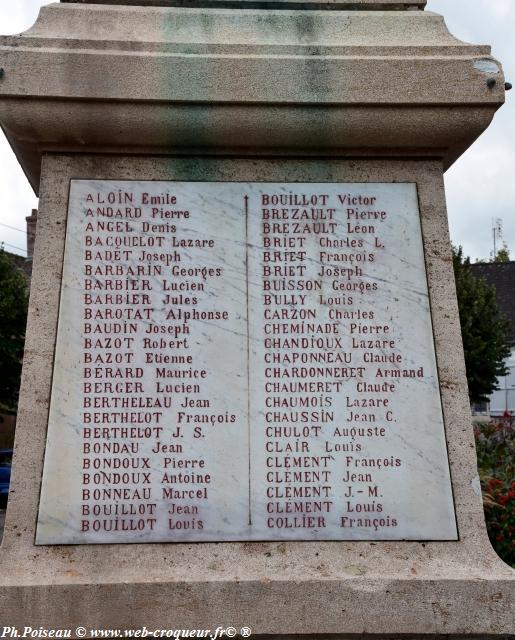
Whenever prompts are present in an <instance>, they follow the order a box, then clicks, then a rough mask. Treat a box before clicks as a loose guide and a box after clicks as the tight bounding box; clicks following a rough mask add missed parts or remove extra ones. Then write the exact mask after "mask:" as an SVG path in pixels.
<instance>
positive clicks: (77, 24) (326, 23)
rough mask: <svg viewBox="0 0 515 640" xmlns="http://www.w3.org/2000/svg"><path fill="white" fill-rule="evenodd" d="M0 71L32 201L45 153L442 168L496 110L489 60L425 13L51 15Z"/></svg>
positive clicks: (2, 54) (7, 50) (4, 110)
mask: <svg viewBox="0 0 515 640" xmlns="http://www.w3.org/2000/svg"><path fill="white" fill-rule="evenodd" d="M0 62H1V64H2V67H3V68H4V69H5V76H4V77H3V78H2V79H1V81H0V91H1V95H2V96H3V100H2V102H1V104H0V119H1V120H2V123H3V127H4V131H5V133H6V135H7V137H8V139H9V140H10V141H11V143H12V144H13V146H14V148H15V151H16V153H17V155H18V157H19V158H20V160H21V161H22V163H23V165H24V166H25V168H26V172H27V174H28V176H29V179H30V181H31V183H32V185H33V186H34V188H35V189H36V190H37V189H38V184H39V167H40V161H41V155H42V153H44V152H45V151H46V150H48V151H52V150H56V149H59V150H61V151H70V152H74V151H76V150H77V149H81V150H82V151H83V152H102V153H104V152H107V153H109V152H111V151H112V150H113V149H116V150H117V151H119V152H123V153H143V154H145V153H150V154H152V153H154V154H160V153H164V154H166V153H170V151H171V150H172V149H173V150H174V152H175V153H181V154H188V153H221V154H231V155H237V154H256V153H257V154H269V155H270V154H272V155H282V154H298V153H303V154H309V155H317V154H329V155H331V156H338V157H342V156H347V157H349V156H350V157H355V156H362V157H363V156H366V155H373V156H380V157H400V156H409V157H413V156H419V157H420V156H425V157H443V158H444V164H445V166H446V167H447V166H449V165H450V164H452V162H454V160H455V159H456V158H457V157H458V156H459V155H460V154H461V153H462V152H463V151H464V150H465V149H466V148H467V147H468V146H469V145H470V144H471V143H472V142H473V141H474V140H475V139H476V138H477V137H478V136H479V135H480V133H481V132H482V131H483V130H484V129H485V127H486V126H487V125H488V124H489V122H490V120H491V118H492V117H493V114H494V113H495V111H496V110H497V109H498V108H499V106H500V105H501V104H502V103H503V101H504V79H503V73H502V70H501V67H500V65H499V63H497V62H496V61H495V60H494V59H493V58H492V57H491V56H490V47H486V46H477V45H470V44H466V43H463V42H460V41H458V40H457V39H456V38H454V37H453V36H451V35H450V34H449V32H448V30H447V28H446V26H445V23H444V21H443V18H442V17H441V16H438V15H436V14H434V13H430V12H423V11H404V12H376V11H368V12H360V13H356V12H354V11H335V12H333V11H331V12H322V11H282V10H249V11H238V10H234V11H229V10H223V11H220V10H215V9H198V8H173V7H137V6H133V7H126V6H115V5H108V6H106V5H82V4H61V5H59V4H51V5H48V6H45V7H43V8H42V10H41V13H40V17H39V19H38V21H37V23H36V24H35V25H34V26H33V27H32V28H31V29H30V30H29V31H27V32H25V33H24V34H22V35H21V36H14V37H5V38H2V39H0ZM492 77H493V78H495V79H496V81H497V82H496V84H495V86H494V87H493V88H490V87H488V85H487V80H488V79H489V78H492ZM42 98H43V99H42Z"/></svg>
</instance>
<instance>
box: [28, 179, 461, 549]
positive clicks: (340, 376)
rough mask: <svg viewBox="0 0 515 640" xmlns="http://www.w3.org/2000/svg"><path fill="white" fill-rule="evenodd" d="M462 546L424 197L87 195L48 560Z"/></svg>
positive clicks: (78, 200) (53, 415)
mask: <svg viewBox="0 0 515 640" xmlns="http://www.w3.org/2000/svg"><path fill="white" fill-rule="evenodd" d="M456 537H457V531H456V524H455V515H454V505H453V498H452V489H451V480H450V475H449V466H448V460H447V450H446V441H445V434H444V425H443V418H442V409H441V403H440V394H439V385H438V378H437V370H436V360H435V353H434V345H433V336H432V327H431V314H430V308H429V298H428V290H427V282H426V273H425V265H424V255H423V248H422V240H421V230H420V220H419V212H418V202H417V192H416V185H414V184H328V183H318V184H317V183H306V184H298V183H259V182H252V183H244V182H232V183H231V182H150V181H149V182H138V181H123V182H122V181H92V180H73V181H72V182H71V190H70V201H69V213H68V225H67V233H66V249H65V258H64V271H63V282H62V292H61V305H60V311H59V326H58V336H57V346H56V358H55V366H54V375H53V387H52V397H51V405H50V414H49V425H48V437H47V445H46V455H45V464H44V473H43V484H42V491H41V502H40V509H39V519H38V527H37V536H36V542H37V543H38V544H63V543H64V544H66V543H70V544H81V543H82V544H90V543H112V542H179V541H224V540H454V539H456Z"/></svg>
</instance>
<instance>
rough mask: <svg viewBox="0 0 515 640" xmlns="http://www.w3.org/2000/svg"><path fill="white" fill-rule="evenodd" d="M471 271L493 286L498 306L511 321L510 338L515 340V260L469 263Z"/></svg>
mask: <svg viewBox="0 0 515 640" xmlns="http://www.w3.org/2000/svg"><path fill="white" fill-rule="evenodd" d="M470 266H471V268H472V273H473V274H474V275H475V276H478V277H481V278H484V279H485V280H486V282H487V283H488V284H489V285H491V286H493V287H495V293H496V298H497V302H498V304H499V307H500V308H501V310H502V311H503V312H504V314H505V315H506V316H507V317H508V319H509V320H510V322H511V327H512V331H511V338H512V340H513V341H514V342H515V262H514V261H511V262H487V263H477V264H471V265H470Z"/></svg>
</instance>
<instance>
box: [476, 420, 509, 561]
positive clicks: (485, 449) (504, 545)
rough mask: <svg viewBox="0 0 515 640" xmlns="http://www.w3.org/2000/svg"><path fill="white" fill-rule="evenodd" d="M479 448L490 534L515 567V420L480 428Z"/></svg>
mask: <svg viewBox="0 0 515 640" xmlns="http://www.w3.org/2000/svg"><path fill="white" fill-rule="evenodd" d="M474 433H475V436H476V448H477V458H478V467H479V476H480V478H481V488H482V490H483V505H484V508H485V517H486V526H487V530H488V535H489V536H490V540H491V542H492V545H493V547H494V549H495V550H496V551H497V553H498V555H499V556H500V557H501V558H502V559H503V560H504V561H505V562H506V563H507V564H509V565H511V566H512V567H515V481H514V478H515V420H514V418H513V416H512V415H510V414H509V413H506V414H505V415H504V416H503V417H502V419H500V420H494V421H492V422H489V423H484V424H479V425H476V428H475V429H474Z"/></svg>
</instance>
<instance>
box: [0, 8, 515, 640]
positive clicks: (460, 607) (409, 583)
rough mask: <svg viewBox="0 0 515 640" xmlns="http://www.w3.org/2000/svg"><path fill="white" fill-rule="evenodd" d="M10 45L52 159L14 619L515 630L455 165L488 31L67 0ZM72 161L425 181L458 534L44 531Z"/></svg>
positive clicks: (20, 133)
mask: <svg viewBox="0 0 515 640" xmlns="http://www.w3.org/2000/svg"><path fill="white" fill-rule="evenodd" d="M0 57H1V66H2V67H3V68H4V69H5V76H4V77H3V78H2V79H1V81H0V82H1V84H0V88H1V92H2V93H1V95H2V99H1V101H0V119H1V120H2V124H3V127H4V130H5V131H6V134H7V136H8V138H9V140H10V141H11V143H12V144H13V147H14V148H15V150H16V152H17V154H18V157H19V158H20V160H21V162H22V164H23V166H24V169H25V171H26V173H27V174H28V175H29V177H30V179H31V181H32V183H33V185H34V186H35V188H36V189H37V188H39V182H40V161H41V159H42V160H43V164H42V172H41V176H42V178H41V187H40V193H41V200H40V215H39V216H38V235H37V241H36V248H35V264H34V277H33V283H32V293H31V304H30V311H29V324H28V331H27V344H26V353H25V361H24V372H23V380H22V389H21V400H20V407H19V417H18V430H17V439H16V451H15V460H14V467H13V478H12V494H11V500H10V504H9V509H8V512H7V519H6V529H5V536H4V540H3V544H2V549H1V553H0V589H1V599H0V617H1V619H2V620H6V622H5V623H4V624H10V625H18V626H20V627H22V628H23V627H24V626H26V625H32V626H34V627H37V626H39V625H44V626H55V624H56V621H59V623H60V624H62V626H63V627H64V626H66V627H72V628H73V627H75V626H78V625H84V624H86V625H88V626H90V627H92V628H93V627H107V628H116V627H118V628H120V629H124V628H141V627H142V626H143V625H146V626H147V627H149V626H150V625H152V626H154V625H155V628H164V629H166V628H178V627H179V628H181V627H182V628H199V627H205V628H209V627H213V626H215V627H216V626H217V625H218V624H219V623H222V624H225V625H234V626H235V627H241V626H243V625H248V626H250V627H251V628H252V630H253V634H254V635H256V636H267V634H268V635H271V636H275V637H278V636H279V637H283V636H286V637H287V636H301V635H304V636H308V637H309V636H310V635H311V636H315V637H318V638H323V637H324V636H328V635H329V634H335V637H339V638H343V637H345V636H347V637H349V636H350V637H352V636H353V635H354V636H355V637H366V636H367V635H368V636H373V637H376V638H378V639H379V638H382V639H383V640H384V639H385V638H388V637H395V638H398V637H403V636H405V637H408V638H412V639H414V638H417V637H420V636H425V637H428V638H431V637H438V636H450V637H453V636H458V637H467V636H472V637H473V636H476V637H481V638H482V639H484V638H490V637H492V638H493V637H495V638H498V639H500V638H503V637H506V636H509V635H512V634H513V633H514V628H513V620H514V619H515V612H514V608H513V603H514V602H515V588H514V587H515V580H514V573H513V571H512V570H511V569H510V568H509V567H507V566H506V565H505V564H503V563H502V562H501V561H500V560H499V558H498V557H497V556H496V555H495V553H494V552H493V550H492V548H491V546H490V543H489V541H488V537H487V534H486V530H485V526H484V517H483V511H482V503H481V495H480V487H479V479H478V476H477V468H476V459H475V452H474V440H473V433H472V429H471V423H470V413H469V404H468V396H467V391H466V378H465V370H464V362H463V352H462V347H461V340H460V329H459V319H458V313H457V305H456V299H455V290H454V285H453V275H452V260H451V254H450V245H449V238H448V232H447V222H446V212H445V198H444V190H443V180H442V175H443V169H444V168H445V167H447V166H449V165H450V164H451V163H452V162H453V161H454V160H455V159H456V158H457V157H458V156H459V155H460V154H461V153H462V152H463V151H464V150H465V149H466V148H467V147H468V146H469V145H470V144H471V143H472V142H473V140H474V139H475V138H476V137H477V136H478V135H479V134H480V133H481V132H482V131H483V130H484V129H485V128H486V126H487V125H488V123H489V122H490V120H491V118H492V116H493V114H494V112H495V110H496V109H497V108H498V107H499V106H500V105H501V104H502V102H503V100H504V89H503V84H504V82H503V74H502V70H501V68H500V66H499V64H498V63H497V62H496V61H495V60H494V59H493V58H491V56H490V49H489V47H482V46H474V45H468V44H464V43H461V42H459V41H457V40H456V39H455V38H453V37H452V36H451V35H450V34H449V33H448V31H447V29H446V27H445V25H444V22H443V19H442V18H441V17H439V16H436V15H435V14H432V13H429V12H422V11H393V12H380V11H379V12H377V11H363V12H356V11H332V12H323V11H311V10H307V11H302V12H300V11H299V12H297V11H288V10H248V11H230V10H216V9H194V8H173V7H138V6H133V7H127V6H123V5H120V6H113V5H111V6H106V5H104V6H102V5H94V4H91V5H90V4H87V5H86V4H75V3H69V4H61V5H58V4H54V5H49V6H47V7H45V8H44V9H43V10H42V12H41V15H40V19H39V21H38V23H37V24H36V25H35V26H34V27H33V28H32V29H31V30H29V31H28V32H26V33H25V34H22V35H21V36H11V37H8V38H3V39H2V40H1V41H0ZM492 78H495V80H496V83H495V85H494V86H493V87H492V88H490V87H489V85H487V80H488V79H492ZM490 84H491V83H490ZM371 158H374V159H371ZM72 179H83V180H164V181H170V180H175V181H186V182H190V181H206V182H209V181H213V182H214V181H226V182H252V183H255V182H260V181H265V182H266V181H268V182H275V183H334V184H337V183H416V185H417V189H418V201H419V210H420V222H421V230H422V239H423V247H424V260H425V265H426V271H427V283H428V293H429V300H430V302H431V314H432V323H433V334H434V343H435V352H436V362H437V372H438V377H439V381H440V391H441V401H442V408H443V417H444V425H445V438H446V444H447V449H448V458H449V464H450V473H451V480H452V488H453V495H454V501H455V506H456V522H457V529H458V537H459V539H458V540H453V541H446V542H435V541H426V542H423V541H417V542H416V541H369V542H363V541H361V542H357V541H309V542H305V541H287V542H226V543H223V544H217V543H213V542H205V543H202V544H201V545H199V544H190V543H176V544H162V543H159V542H158V543H155V544H152V545H143V544H133V545H110V544H105V545H96V546H93V545H39V546H36V545H35V536H36V521H37V513H38V507H39V500H40V489H41V477H42V471H43V458H44V451H45V441H46V435H47V425H48V411H49V403H50V394H51V386H52V363H53V359H54V356H55V345H56V337H57V321H58V308H59V299H60V293H59V291H60V284H61V277H62V269H63V258H64V246H65V233H66V223H67V208H68V198H69V188H70V180H72ZM417 418H418V416H417V414H416V409H415V410H414V417H413V419H414V420H417Z"/></svg>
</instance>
